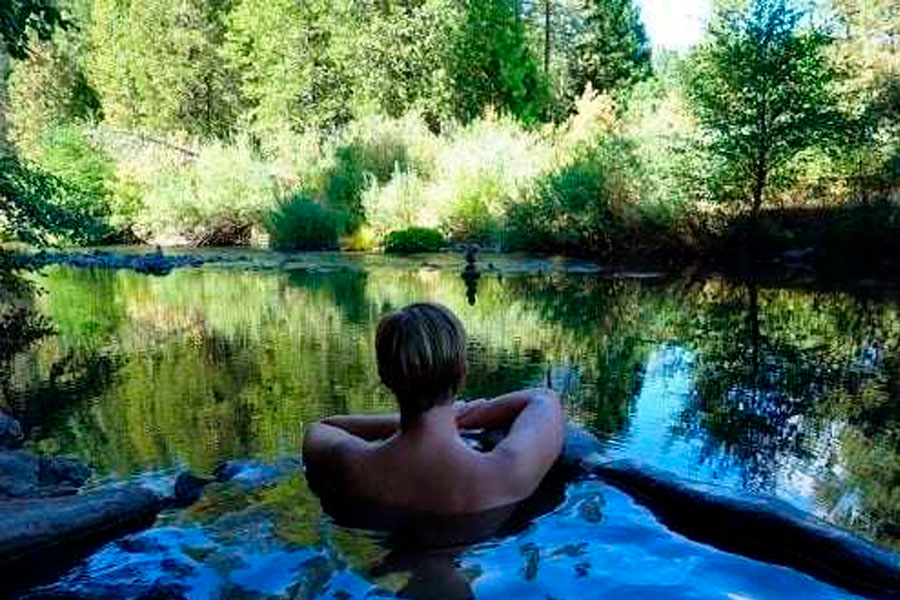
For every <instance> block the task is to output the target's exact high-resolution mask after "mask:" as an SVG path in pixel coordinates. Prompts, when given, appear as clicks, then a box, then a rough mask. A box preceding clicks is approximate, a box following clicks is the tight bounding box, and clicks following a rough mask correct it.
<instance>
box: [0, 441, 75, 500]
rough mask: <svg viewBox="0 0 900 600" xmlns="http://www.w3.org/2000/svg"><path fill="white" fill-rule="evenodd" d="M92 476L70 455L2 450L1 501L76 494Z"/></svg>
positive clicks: (0, 466) (0, 473)
mask: <svg viewBox="0 0 900 600" xmlns="http://www.w3.org/2000/svg"><path fill="white" fill-rule="evenodd" d="M90 475H91V470H90V468H89V467H87V466H86V465H84V464H82V463H80V462H78V461H76V460H72V459H68V458H51V457H41V456H36V455H34V454H32V453H30V452H27V451H25V450H8V451H6V452H0V501H2V500H4V499H27V498H49V497H55V496H68V495H70V494H74V493H76V492H77V491H78V489H79V488H80V487H81V486H83V485H84V483H85V482H86V481H87V480H88V478H89V477H90Z"/></svg>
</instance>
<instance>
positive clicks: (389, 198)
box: [362, 168, 436, 238]
mask: <svg viewBox="0 0 900 600" xmlns="http://www.w3.org/2000/svg"><path fill="white" fill-rule="evenodd" d="M424 189H425V186H424V182H423V181H422V180H421V179H420V178H419V176H418V175H417V174H416V173H414V172H404V171H401V170H400V169H399V168H398V169H397V170H396V171H395V172H394V176H393V178H391V180H390V181H389V182H387V183H386V184H384V185H379V184H378V183H377V182H375V181H373V182H372V185H371V186H370V187H369V188H368V189H367V190H366V191H365V192H363V197H362V206H363V210H364V212H365V219H366V223H367V224H368V225H369V227H371V229H372V232H373V233H374V234H375V236H376V237H378V238H382V237H384V236H385V235H386V234H387V233H388V232H389V231H391V230H392V229H397V228H408V227H414V226H420V225H425V223H423V222H422V219H423V215H422V211H423V208H424ZM435 224H436V223H435Z"/></svg>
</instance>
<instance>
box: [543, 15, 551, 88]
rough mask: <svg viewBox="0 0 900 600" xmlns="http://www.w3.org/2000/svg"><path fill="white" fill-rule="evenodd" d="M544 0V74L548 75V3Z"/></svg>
mask: <svg viewBox="0 0 900 600" xmlns="http://www.w3.org/2000/svg"><path fill="white" fill-rule="evenodd" d="M551 2H552V0H544V76H545V77H547V76H549V75H550V8H551V5H550V3H551Z"/></svg>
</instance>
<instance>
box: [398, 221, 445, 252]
mask: <svg viewBox="0 0 900 600" xmlns="http://www.w3.org/2000/svg"><path fill="white" fill-rule="evenodd" d="M443 247H444V236H443V235H441V232H440V231H437V230H436V229H428V228H427V227H410V228H408V229H401V230H400V231H392V232H391V233H389V234H388V236H387V237H386V238H385V240H384V251H385V252H388V253H391V254H413V253H416V252H437V251H438V250H440V249H441V248H443Z"/></svg>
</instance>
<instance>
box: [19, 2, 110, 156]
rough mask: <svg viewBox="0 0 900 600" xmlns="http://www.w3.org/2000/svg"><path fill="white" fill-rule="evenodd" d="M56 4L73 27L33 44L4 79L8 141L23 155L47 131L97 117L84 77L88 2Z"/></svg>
mask: <svg viewBox="0 0 900 600" xmlns="http://www.w3.org/2000/svg"><path fill="white" fill-rule="evenodd" d="M59 6H60V8H61V9H63V10H65V13H66V15H67V17H68V18H70V19H71V22H72V24H73V27H69V28H67V29H64V30H58V31H57V32H56V34H55V35H54V36H53V39H51V40H47V41H40V40H37V41H35V42H34V43H32V45H31V48H30V51H29V54H28V56H27V57H26V58H22V59H19V60H17V61H15V63H14V65H13V69H12V73H11V74H10V77H9V121H10V125H11V133H12V136H11V137H12V138H13V141H14V142H15V143H16V144H17V146H18V147H19V148H20V149H21V150H24V151H25V154H26V155H29V154H31V153H32V151H33V150H34V149H35V146H36V143H37V142H38V141H39V139H40V138H41V137H42V136H43V135H44V134H45V133H46V131H47V130H48V129H50V128H52V127H55V126H59V125H65V124H68V123H71V122H75V121H83V120H92V119H95V118H98V117H99V116H100V114H99V110H100V101H99V98H98V97H97V94H96V92H95V91H94V90H93V89H92V88H91V87H90V85H89V84H88V81H87V75H86V73H85V66H86V61H87V51H88V49H87V35H86V27H85V25H86V23H87V22H88V19H89V17H90V0H62V1H61V2H60V4H59Z"/></svg>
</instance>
